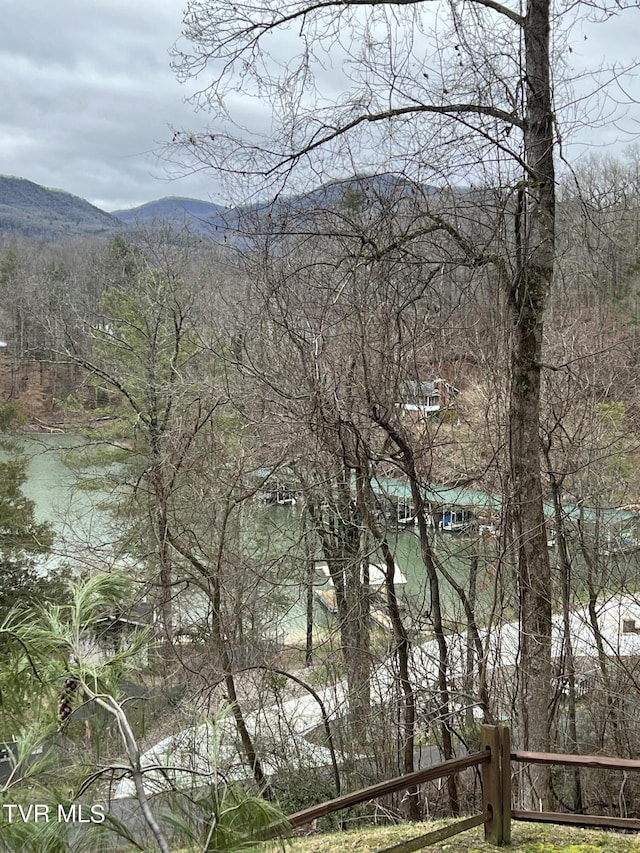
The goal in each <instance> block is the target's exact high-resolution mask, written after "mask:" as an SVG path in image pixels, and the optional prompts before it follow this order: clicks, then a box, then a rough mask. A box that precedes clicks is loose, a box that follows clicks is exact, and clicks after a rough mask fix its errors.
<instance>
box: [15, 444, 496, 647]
mask: <svg viewBox="0 0 640 853" xmlns="http://www.w3.org/2000/svg"><path fill="white" fill-rule="evenodd" d="M18 444H19V445H20V449H21V453H22V455H23V456H24V457H25V458H27V459H28V469H27V477H28V479H27V482H26V484H25V486H24V491H25V493H26V494H27V496H28V497H29V498H30V499H31V500H33V501H34V504H35V512H36V517H37V519H38V521H48V522H49V523H50V524H52V526H53V527H54V530H55V533H56V545H55V550H56V553H57V554H59V555H63V554H64V555H68V554H73V555H75V556H76V558H78V557H79V556H80V557H82V555H84V556H86V558H87V560H88V559H89V557H90V555H92V554H96V553H98V554H103V555H104V554H105V553H106V552H108V551H109V547H110V543H111V541H112V540H113V538H114V536H115V534H114V532H113V528H112V522H111V518H110V516H109V514H108V512H106V510H105V509H104V508H101V506H100V502H101V501H102V500H104V497H105V494H103V493H100V492H95V491H86V490H82V489H78V488H77V485H76V474H75V473H74V472H73V471H72V470H70V469H69V468H68V467H67V466H66V465H65V463H64V457H65V454H67V453H69V452H70V451H73V450H81V449H82V447H83V446H84V442H83V439H82V438H80V437H78V436H74V435H57V434H56V435H38V436H28V437H20V439H19V440H18ZM6 455H7V454H6V453H5V458H6ZM246 525H247V529H246V530H245V534H244V538H245V541H246V542H248V543H251V547H252V548H253V549H254V552H255V553H254V554H253V555H252V558H253V559H256V560H259V559H261V558H262V559H264V560H271V561H274V562H278V561H280V562H281V564H282V567H283V569H284V575H285V578H286V584H287V586H286V592H285V595H284V596H283V597H282V596H281V598H283V600H282V601H281V603H280V605H279V609H280V615H279V620H280V627H281V630H282V631H284V633H285V634H286V635H287V636H289V637H301V636H303V635H304V631H305V607H304V594H305V593H304V582H303V578H304V565H305V559H306V555H305V554H304V551H303V548H302V547H301V545H300V515H299V512H298V511H297V509H295V508H294V509H290V508H288V507H279V506H266V505H264V504H262V503H260V502H259V501H258V500H255V501H254V502H253V505H252V507H251V509H250V511H248V512H247V514H246ZM390 544H391V546H392V549H393V551H394V554H395V559H396V563H397V564H398V566H399V568H400V569H401V571H402V573H403V574H404V575H405V577H406V580H407V583H406V586H401V587H399V588H398V589H399V592H400V594H401V596H402V597H403V598H404V600H405V601H406V603H407V608H408V610H409V612H410V614H411V617H412V619H415V620H418V621H420V618H421V617H425V618H426V617H427V616H428V613H429V611H430V594H429V585H428V579H427V576H426V571H425V568H424V564H423V561H422V558H421V555H420V543H419V540H418V536H417V533H416V531H415V529H414V528H408V529H404V530H402V529H400V530H398V531H395V532H393V533H392V534H391V539H390ZM433 547H434V552H435V556H436V558H437V559H438V560H440V561H441V562H442V563H443V564H444V565H445V566H446V568H447V570H448V571H449V572H450V573H451V575H452V576H453V577H454V578H455V580H456V581H457V582H458V583H460V584H461V585H462V586H463V587H464V588H465V589H466V587H467V585H468V577H469V562H470V559H471V557H472V556H473V555H474V554H477V555H478V557H479V569H478V600H479V603H481V602H482V601H483V600H487V601H488V600H489V599H491V598H492V591H493V589H492V588H493V577H494V571H495V553H494V552H495V544H494V543H492V542H490V541H489V542H483V541H478V540H474V539H469V538H466V537H458V536H454V535H450V534H443V533H435V532H434V534H433ZM280 555H283V556H282V557H281V556H280ZM314 556H316V557H317V558H320V556H321V555H320V554H317V555H314ZM105 559H106V557H105ZM381 561H382V558H381V556H380V555H376V554H373V555H372V557H371V560H370V562H381ZM281 574H282V573H281V572H280V573H279V576H280V577H281ZM441 586H442V590H441V596H442V604H443V611H444V613H445V615H446V618H447V620H451V621H459V620H460V619H461V618H462V611H461V605H460V602H459V598H458V596H457V594H456V593H455V591H454V590H453V589H452V588H451V587H450V586H449V585H448V584H447V583H446V581H443V582H442V585H441ZM276 594H277V591H276V587H275V585H274V596H275V595H276ZM316 616H317V619H318V623H319V625H322V624H326V623H327V621H330V617H328V616H327V614H326V613H325V611H324V610H323V609H322V608H321V607H320V606H319V605H317V613H316Z"/></svg>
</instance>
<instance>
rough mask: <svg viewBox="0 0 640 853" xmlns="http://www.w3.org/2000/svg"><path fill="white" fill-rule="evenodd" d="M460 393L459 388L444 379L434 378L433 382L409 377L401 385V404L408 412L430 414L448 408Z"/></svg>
mask: <svg viewBox="0 0 640 853" xmlns="http://www.w3.org/2000/svg"><path fill="white" fill-rule="evenodd" d="M458 393H459V392H458V389H457V388H454V387H453V385H450V384H449V383H448V382H445V380H444V379H433V380H432V381H431V382H416V381H414V380H411V379H408V380H407V381H406V382H403V383H402V385H401V386H400V396H401V400H400V401H399V405H400V406H402V408H403V409H404V410H405V411H406V412H419V413H420V414H421V415H428V414H432V413H433V412H439V411H441V410H442V409H446V408H447V407H448V406H450V405H451V404H452V402H453V399H454V397H455V396H456V394H458Z"/></svg>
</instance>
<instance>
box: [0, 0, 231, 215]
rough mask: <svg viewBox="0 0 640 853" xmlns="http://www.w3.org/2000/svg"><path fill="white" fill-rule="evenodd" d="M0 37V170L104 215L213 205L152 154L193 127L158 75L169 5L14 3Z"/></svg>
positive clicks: (178, 92)
mask: <svg viewBox="0 0 640 853" xmlns="http://www.w3.org/2000/svg"><path fill="white" fill-rule="evenodd" d="M7 6H9V7H10V8H8V9H7V8H5V14H4V15H3V18H4V21H3V29H2V31H1V32H0V87H1V90H2V92H3V99H2V100H3V104H2V111H1V114H0V171H2V172H3V173H4V174H13V175H18V176H20V177H25V178H28V179H29V180H33V181H36V182H37V183H41V184H44V185H45V186H52V187H58V188H60V189H64V190H67V191H69V192H72V193H75V194H77V195H80V196H83V197H84V198H87V199H88V200H89V201H91V202H92V203H94V204H97V205H98V206H100V207H103V208H106V209H114V208H116V207H127V206H131V205H135V204H139V203H142V202H144V201H148V200H150V199H152V198H158V197H160V196H162V195H194V196H199V197H201V198H207V197H210V196H211V197H215V190H216V187H215V184H214V183H213V181H212V179H211V177H210V176H206V175H205V174H203V173H201V174H199V175H197V176H192V177H185V178H183V179H181V180H173V181H170V180H169V179H168V176H167V174H166V170H165V169H164V167H163V165H162V164H161V163H160V162H159V161H158V159H157V157H156V156H155V152H156V151H157V150H158V149H159V147H160V146H161V145H162V144H163V143H164V142H166V141H167V140H168V139H169V138H170V130H169V126H170V125H180V126H182V125H185V126H194V125H197V124H198V123H202V119H199V117H198V116H196V115H194V112H193V109H192V107H190V106H189V105H186V104H185V103H184V97H185V95H186V94H188V92H187V91H186V89H185V87H184V86H181V85H180V84H179V83H178V82H177V80H176V79H175V76H174V74H173V72H172V71H171V68H170V57H169V48H170V47H171V45H172V44H173V42H174V41H175V40H176V39H177V38H178V37H179V35H180V30H181V19H182V2H181V0H136V2H135V3H130V2H124V0H91V2H89V3H88V2H84V0H76V2H73V0H56V2H55V3H43V2H42V0H16V2H14V3H11V4H7Z"/></svg>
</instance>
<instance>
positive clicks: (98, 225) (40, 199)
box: [0, 175, 122, 239]
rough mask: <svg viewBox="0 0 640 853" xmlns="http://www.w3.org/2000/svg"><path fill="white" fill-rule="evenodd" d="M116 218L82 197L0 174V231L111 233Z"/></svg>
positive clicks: (52, 235)
mask: <svg viewBox="0 0 640 853" xmlns="http://www.w3.org/2000/svg"><path fill="white" fill-rule="evenodd" d="M121 227H122V226H121V225H120V223H119V221H118V219H117V218H116V217H114V216H112V215H111V214H109V213H105V212H104V210H100V209H99V208H97V207H94V206H93V205H92V204H89V202H88V201H85V200H84V199H82V198H78V197H77V196H73V195H71V194H70V193H66V192H63V191H62V190H51V189H47V188H46V187H42V186H40V185H39V184H34V183H33V182H32V181H27V180H25V179H24V178H13V177H8V176H7V175H0V233H3V232H4V233H15V234H24V235H27V236H30V237H44V238H48V239H50V238H55V237H65V236H68V237H79V236H82V235H84V234H103V235H108V234H113V233H117V232H118V231H119V230H120V229H121Z"/></svg>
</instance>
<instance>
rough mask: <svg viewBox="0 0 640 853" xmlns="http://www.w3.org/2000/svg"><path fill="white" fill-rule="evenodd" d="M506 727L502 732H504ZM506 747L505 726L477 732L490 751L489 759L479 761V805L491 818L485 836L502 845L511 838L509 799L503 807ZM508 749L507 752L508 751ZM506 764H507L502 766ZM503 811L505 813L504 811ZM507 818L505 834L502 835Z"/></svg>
mask: <svg viewBox="0 0 640 853" xmlns="http://www.w3.org/2000/svg"><path fill="white" fill-rule="evenodd" d="M505 731H507V734H506V735H505V734H504V732H505ZM505 746H506V748H507V750H508V749H509V738H508V730H505V728H504V727H498V726H482V729H481V733H480V749H482V750H486V749H488V750H490V751H491V761H489V762H488V763H487V764H483V765H482V808H483V811H485V812H489V813H490V814H491V820H489V821H488V822H487V823H485V825H484V837H485V840H486V841H488V842H489V844H495V845H496V846H498V847H499V846H501V845H502V844H504V843H505V842H506V843H507V844H508V843H509V842H510V840H511V828H510V819H511V803H510V802H509V807H508V809H507V808H506V795H507V794H508V796H509V797H510V796H511V795H510V788H511V785H510V783H509V785H508V788H509V790H508V791H505V774H506V773H509V775H510V772H511V771H510V769H509V766H508V762H506V761H505V760H504V749H505ZM508 754H509V753H508V752H507V755H508ZM505 765H506V766H505ZM505 812H506V813H505ZM505 818H506V830H507V831H506V837H505Z"/></svg>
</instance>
